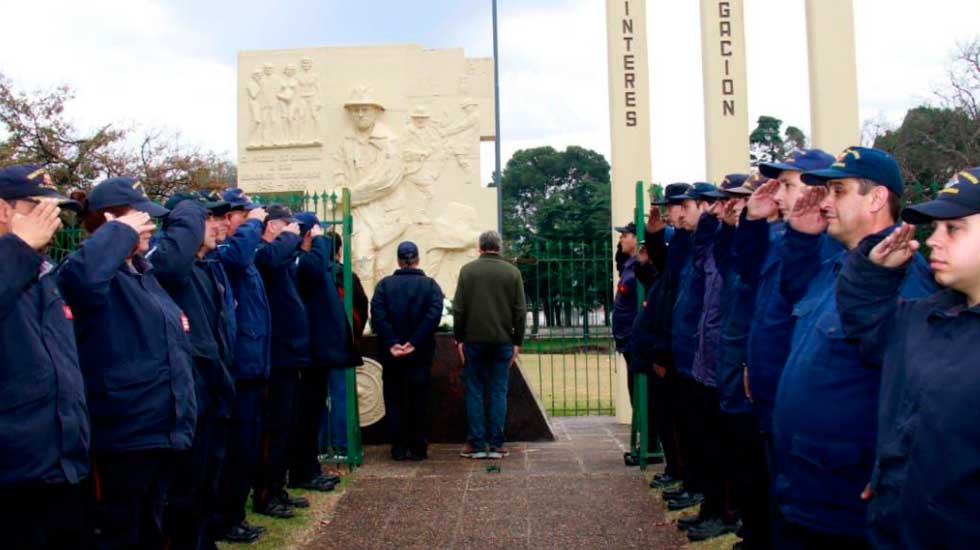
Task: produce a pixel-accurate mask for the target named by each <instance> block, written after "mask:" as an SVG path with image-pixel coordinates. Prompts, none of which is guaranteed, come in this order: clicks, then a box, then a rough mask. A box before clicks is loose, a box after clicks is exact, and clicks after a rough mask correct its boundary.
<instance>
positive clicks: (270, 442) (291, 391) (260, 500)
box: [252, 367, 300, 509]
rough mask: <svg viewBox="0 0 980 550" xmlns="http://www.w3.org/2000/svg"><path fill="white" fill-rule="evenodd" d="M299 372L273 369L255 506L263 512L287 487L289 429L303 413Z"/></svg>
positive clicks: (266, 408) (265, 409) (265, 416)
mask: <svg viewBox="0 0 980 550" xmlns="http://www.w3.org/2000/svg"><path fill="white" fill-rule="evenodd" d="M299 373H300V369H298V368H294V367H273V368H272V372H271V373H270V374H269V387H268V391H267V392H266V399H265V404H264V406H263V408H264V410H263V413H264V414H263V420H262V455H261V457H262V460H261V466H260V468H259V475H258V480H257V483H256V487H255V494H254V495H253V497H252V503H253V505H254V507H255V508H257V509H263V508H265V506H266V505H267V504H268V503H269V500H270V499H278V498H279V497H281V496H282V493H283V492H284V491H285V488H286V472H287V470H288V468H289V430H290V429H291V428H292V427H293V425H295V424H296V415H297V414H298V411H299V387H300V383H299Z"/></svg>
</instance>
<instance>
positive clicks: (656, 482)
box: [650, 474, 681, 489]
mask: <svg viewBox="0 0 980 550" xmlns="http://www.w3.org/2000/svg"><path fill="white" fill-rule="evenodd" d="M680 481H681V480H679V479H677V478H676V477H672V476H669V475H667V474H657V475H655V476H653V480H652V481H650V488H651V489H667V488H668V487H672V486H673V485H676V484H677V483H680Z"/></svg>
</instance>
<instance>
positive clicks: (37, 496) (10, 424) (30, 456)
mask: <svg viewBox="0 0 980 550" xmlns="http://www.w3.org/2000/svg"><path fill="white" fill-rule="evenodd" d="M59 206H62V207H75V208H77V206H78V205H77V203H73V202H69V201H67V200H66V199H64V198H63V197H61V196H59V195H58V191H57V189H56V188H55V186H54V185H53V184H52V181H51V176H50V175H49V174H48V173H47V172H46V171H45V170H44V169H43V168H41V167H38V166H33V165H21V166H10V167H7V168H3V169H0V449H2V452H0V530H2V532H3V537H4V545H9V546H8V547H9V548H18V549H19V548H25V549H26V548H31V549H34V548H68V547H72V546H77V547H86V545H87V544H88V543H89V542H90V539H91V525H90V523H89V520H88V516H89V512H90V509H91V502H90V495H89V490H90V484H89V481H88V478H89V473H90V465H89V434H90V429H89V419H88V408H87V406H86V403H85V387H84V383H83V379H82V373H81V370H80V369H79V365H78V356H77V352H76V348H75V335H74V333H73V331H72V320H73V316H72V312H71V309H69V307H68V306H67V305H66V304H65V302H64V300H63V299H62V297H61V295H60V293H59V292H58V287H57V278H56V277H54V276H52V272H53V270H54V264H53V263H52V262H51V260H50V259H49V258H48V257H47V256H46V255H45V253H44V251H45V250H46V249H47V247H48V245H49V243H50V242H51V239H52V237H53V236H54V233H55V232H56V231H57V230H58V229H59V228H60V227H61V220H60V218H59V217H58V215H59V213H60V208H59Z"/></svg>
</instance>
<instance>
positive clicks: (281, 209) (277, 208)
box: [265, 204, 299, 223]
mask: <svg viewBox="0 0 980 550" xmlns="http://www.w3.org/2000/svg"><path fill="white" fill-rule="evenodd" d="M265 211H266V212H267V213H268V215H267V216H266V217H265V221H267V222H269V221H272V220H285V221H286V222H287V223H293V222H297V221H299V220H297V219H296V217H295V216H293V212H292V211H291V210H290V209H289V208H287V207H285V206H283V205H281V204H270V205H269V207H268V208H266V209H265Z"/></svg>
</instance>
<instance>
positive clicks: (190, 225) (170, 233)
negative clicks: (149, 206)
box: [146, 201, 234, 417]
mask: <svg viewBox="0 0 980 550" xmlns="http://www.w3.org/2000/svg"><path fill="white" fill-rule="evenodd" d="M206 216H207V211H206V210H205V209H204V207H203V206H202V205H201V204H200V203H198V202H195V201H183V202H181V203H179V204H178V205H177V206H175V207H174V209H173V210H171V211H170V214H169V215H167V219H166V221H165V223H164V226H163V231H162V232H161V233H160V234H159V235H157V237H156V238H155V239H154V246H153V248H152V249H151V250H150V252H148V253H147V255H146V256H147V259H148V260H150V263H152V264H153V268H154V272H155V273H156V277H157V280H158V281H160V285H161V286H162V287H163V288H164V290H166V291H167V293H168V294H170V297H171V298H173V300H174V302H175V303H176V304H177V306H178V307H180V309H181V311H183V312H184V314H185V315H186V316H187V320H188V322H189V323H190V327H191V330H190V333H189V334H190V340H191V355H193V357H194V358H195V359H196V360H195V362H194V374H195V387H196V390H197V411H198V416H205V415H207V416H216V417H223V416H225V415H226V414H227V413H228V411H229V409H228V407H229V406H230V404H231V400H232V398H233V397H234V380H232V378H231V375H230V374H228V365H230V364H231V359H232V357H231V353H232V350H231V347H230V346H229V343H228V341H227V334H228V329H227V327H226V325H225V299H224V296H223V295H222V292H223V290H224V289H223V288H221V285H220V284H219V282H218V280H217V279H216V278H215V276H214V272H215V270H216V269H217V268H220V267H221V264H220V263H218V262H217V261H215V260H207V259H204V258H198V257H197V251H198V250H199V249H200V247H201V244H202V243H203V242H204V222H205V217H206Z"/></svg>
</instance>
